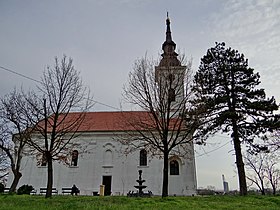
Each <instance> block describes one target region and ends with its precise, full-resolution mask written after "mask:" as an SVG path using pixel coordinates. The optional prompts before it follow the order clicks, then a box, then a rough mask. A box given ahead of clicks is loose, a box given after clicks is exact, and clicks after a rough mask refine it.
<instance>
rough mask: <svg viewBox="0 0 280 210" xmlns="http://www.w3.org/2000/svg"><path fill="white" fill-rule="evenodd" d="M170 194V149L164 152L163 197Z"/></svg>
mask: <svg viewBox="0 0 280 210" xmlns="http://www.w3.org/2000/svg"><path fill="white" fill-rule="evenodd" d="M167 196H168V151H164V154H163V182H162V198H164V197H167Z"/></svg>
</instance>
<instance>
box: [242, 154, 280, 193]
mask: <svg viewBox="0 0 280 210" xmlns="http://www.w3.org/2000/svg"><path fill="white" fill-rule="evenodd" d="M278 163H279V155H278V154H277V153H276V152H275V151H274V152H273V153H269V152H266V153H265V152H261V153H258V154H250V153H247V156H246V158H245V166H246V169H247V179H248V180H250V181H251V182H252V183H253V184H255V185H256V186H257V187H258V188H259V189H260V191H261V193H262V195H265V189H266V188H267V187H268V186H269V185H270V186H271V188H272V193H273V195H276V191H277V188H278V185H279V181H280V169H279V164H278Z"/></svg>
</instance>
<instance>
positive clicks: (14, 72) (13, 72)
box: [0, 66, 120, 111]
mask: <svg viewBox="0 0 280 210" xmlns="http://www.w3.org/2000/svg"><path fill="white" fill-rule="evenodd" d="M0 69H2V70H5V71H7V72H9V73H12V74H16V75H18V76H21V77H24V78H25V79H29V80H32V81H33V82H37V83H40V84H42V82H41V81H39V80H37V79H34V78H32V77H29V76H26V75H24V74H21V73H18V72H16V71H14V70H11V69H8V68H5V67H3V66H0ZM85 99H88V98H85ZM89 100H91V101H92V102H94V103H97V104H100V105H102V106H106V107H109V108H112V109H115V110H119V111H120V109H119V108H116V107H114V106H111V105H108V104H105V103H102V102H99V101H96V100H93V99H89Z"/></svg>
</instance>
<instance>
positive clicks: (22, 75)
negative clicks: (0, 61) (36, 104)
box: [0, 66, 41, 83]
mask: <svg viewBox="0 0 280 210" xmlns="http://www.w3.org/2000/svg"><path fill="white" fill-rule="evenodd" d="M0 68H1V69H3V70H5V71H7V72H10V73H13V74H16V75H18V76H21V77H24V78H26V79H29V80H32V81H34V82H38V83H41V81H39V80H36V79H33V78H31V77H29V76H26V75H24V74H21V73H18V72H16V71H13V70H11V69H7V68H5V67H3V66H0Z"/></svg>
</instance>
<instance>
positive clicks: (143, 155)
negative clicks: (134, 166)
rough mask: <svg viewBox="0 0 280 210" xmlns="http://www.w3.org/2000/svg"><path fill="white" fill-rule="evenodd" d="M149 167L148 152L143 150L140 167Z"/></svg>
mask: <svg viewBox="0 0 280 210" xmlns="http://www.w3.org/2000/svg"><path fill="white" fill-rule="evenodd" d="M146 165H147V151H146V150H144V149H142V150H141V151H140V166H146Z"/></svg>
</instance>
